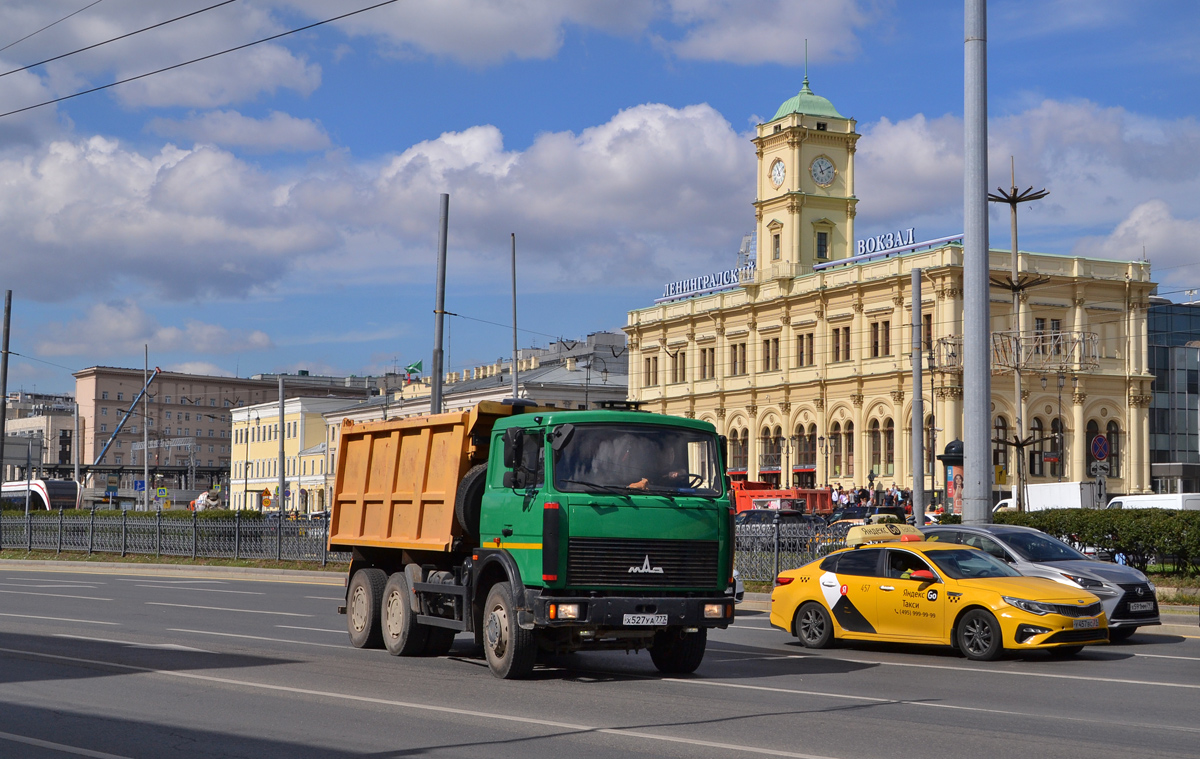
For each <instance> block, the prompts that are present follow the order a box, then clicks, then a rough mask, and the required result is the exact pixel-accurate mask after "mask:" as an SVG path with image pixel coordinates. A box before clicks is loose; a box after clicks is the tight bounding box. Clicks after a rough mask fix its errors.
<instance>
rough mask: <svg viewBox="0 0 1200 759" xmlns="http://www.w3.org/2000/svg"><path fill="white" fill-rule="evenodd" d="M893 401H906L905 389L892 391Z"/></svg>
mask: <svg viewBox="0 0 1200 759" xmlns="http://www.w3.org/2000/svg"><path fill="white" fill-rule="evenodd" d="M892 402H893V403H904V391H903V390H893V391H892Z"/></svg>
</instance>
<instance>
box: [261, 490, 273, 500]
mask: <svg viewBox="0 0 1200 759" xmlns="http://www.w3.org/2000/svg"><path fill="white" fill-rule="evenodd" d="M262 496H263V498H270V497H271V490H270V489H269V488H263V492H262Z"/></svg>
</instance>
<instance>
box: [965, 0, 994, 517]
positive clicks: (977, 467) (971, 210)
mask: <svg viewBox="0 0 1200 759" xmlns="http://www.w3.org/2000/svg"><path fill="white" fill-rule="evenodd" d="M965 4H966V7H965V11H966V13H965V21H966V23H965V40H964V71H965V75H966V76H965V77H964V88H963V89H964V92H963V125H964V129H965V134H964V135H963V136H964V147H965V150H964V171H963V304H964V308H963V448H964V453H965V456H964V461H963V464H964V467H963V468H964V470H965V471H964V472H963V483H964V488H963V490H964V495H963V514H962V521H963V524H987V523H988V522H990V521H991V508H990V507H991V495H992V461H991V453H992V436H991V432H992V421H991V402H992V372H991V344H992V341H991V339H990V325H989V323H988V322H989V321H990V311H989V309H990V304H989V302H988V284H989V283H988V209H987V1H986V0H965Z"/></svg>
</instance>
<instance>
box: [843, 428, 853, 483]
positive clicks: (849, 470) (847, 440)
mask: <svg viewBox="0 0 1200 759" xmlns="http://www.w3.org/2000/svg"><path fill="white" fill-rule="evenodd" d="M842 429H843V432H842V437H843V440H842V447H843V448H845V449H846V476H847V477H853V476H854V422H846V426H845V427H843V428H842Z"/></svg>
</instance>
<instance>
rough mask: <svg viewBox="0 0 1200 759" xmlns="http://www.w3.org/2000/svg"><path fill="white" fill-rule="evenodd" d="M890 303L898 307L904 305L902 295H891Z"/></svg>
mask: <svg viewBox="0 0 1200 759" xmlns="http://www.w3.org/2000/svg"><path fill="white" fill-rule="evenodd" d="M892 305H893V306H895V307H896V308H900V307H901V306H903V305H904V296H902V295H900V294H899V293H897V294H896V295H893V296H892Z"/></svg>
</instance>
